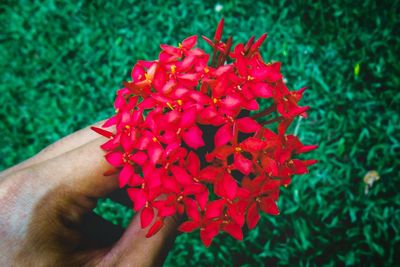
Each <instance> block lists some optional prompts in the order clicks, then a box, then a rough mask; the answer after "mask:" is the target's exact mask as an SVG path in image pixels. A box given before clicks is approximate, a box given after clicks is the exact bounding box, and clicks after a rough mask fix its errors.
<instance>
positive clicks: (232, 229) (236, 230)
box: [222, 223, 243, 240]
mask: <svg viewBox="0 0 400 267" xmlns="http://www.w3.org/2000/svg"><path fill="white" fill-rule="evenodd" d="M222 230H224V231H225V232H227V233H228V234H230V235H231V236H232V237H233V238H235V239H237V240H243V232H242V228H241V227H240V226H239V225H237V224H236V223H228V224H225V225H224V226H223V228H222Z"/></svg>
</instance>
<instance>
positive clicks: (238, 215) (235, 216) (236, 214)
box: [228, 205, 244, 227]
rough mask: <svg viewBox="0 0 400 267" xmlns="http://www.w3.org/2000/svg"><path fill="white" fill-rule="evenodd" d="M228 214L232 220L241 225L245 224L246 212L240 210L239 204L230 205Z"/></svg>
mask: <svg viewBox="0 0 400 267" xmlns="http://www.w3.org/2000/svg"><path fill="white" fill-rule="evenodd" d="M228 215H229V216H231V218H232V220H233V221H234V222H235V223H236V224H238V225H239V226H240V227H241V226H243V224H244V214H243V212H241V211H239V210H238V207H237V205H229V206H228Z"/></svg>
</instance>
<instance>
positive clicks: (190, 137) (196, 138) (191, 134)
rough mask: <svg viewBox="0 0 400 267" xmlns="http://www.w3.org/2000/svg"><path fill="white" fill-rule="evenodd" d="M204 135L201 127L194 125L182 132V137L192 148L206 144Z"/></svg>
mask: <svg viewBox="0 0 400 267" xmlns="http://www.w3.org/2000/svg"><path fill="white" fill-rule="evenodd" d="M202 135H203V132H202V131H201V130H200V128H199V127H198V126H195V125H194V126H192V127H190V128H189V130H187V131H186V132H184V133H183V134H182V138H183V141H185V143H186V144H187V145H188V146H189V147H190V148H193V149H197V148H199V147H202V146H204V145H205V144H204V140H203V138H202Z"/></svg>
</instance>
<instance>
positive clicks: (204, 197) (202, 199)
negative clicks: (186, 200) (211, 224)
mask: <svg viewBox="0 0 400 267" xmlns="http://www.w3.org/2000/svg"><path fill="white" fill-rule="evenodd" d="M208 194H209V193H208V189H206V190H204V191H203V192H201V193H199V194H196V195H195V197H196V200H197V203H199V206H200V209H201V210H204V209H205V208H206V204H207V201H208Z"/></svg>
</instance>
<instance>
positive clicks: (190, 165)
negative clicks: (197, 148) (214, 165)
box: [186, 151, 200, 176]
mask: <svg viewBox="0 0 400 267" xmlns="http://www.w3.org/2000/svg"><path fill="white" fill-rule="evenodd" d="M186 162H187V166H186V167H187V169H188V171H189V172H190V174H192V175H193V176H197V175H198V174H199V171H200V160H199V157H198V156H197V155H196V154H195V153H194V152H193V151H190V152H189V155H188V156H187V159H186Z"/></svg>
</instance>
